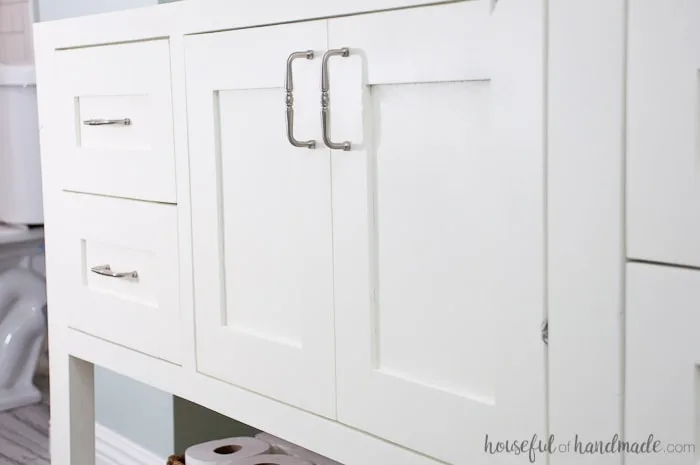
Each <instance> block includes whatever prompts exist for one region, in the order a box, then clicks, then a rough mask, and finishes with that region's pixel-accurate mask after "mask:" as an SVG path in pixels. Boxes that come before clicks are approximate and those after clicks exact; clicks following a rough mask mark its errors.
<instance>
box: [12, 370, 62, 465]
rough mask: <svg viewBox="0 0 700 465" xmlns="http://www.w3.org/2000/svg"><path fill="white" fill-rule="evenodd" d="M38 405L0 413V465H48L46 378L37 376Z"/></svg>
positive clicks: (47, 398)
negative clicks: (39, 394) (42, 395)
mask: <svg viewBox="0 0 700 465" xmlns="http://www.w3.org/2000/svg"><path fill="white" fill-rule="evenodd" d="M36 384H37V386H38V387H39V388H40V389H41V391H42V392H43V393H44V400H43V401H42V402H41V403H40V404H36V405H30V406H28V407H22V408H18V409H15V410H10V411H9V412H3V413H0V465H49V463H50V462H51V461H50V459H49V397H48V384H49V383H48V378H46V377H39V378H37V381H36Z"/></svg>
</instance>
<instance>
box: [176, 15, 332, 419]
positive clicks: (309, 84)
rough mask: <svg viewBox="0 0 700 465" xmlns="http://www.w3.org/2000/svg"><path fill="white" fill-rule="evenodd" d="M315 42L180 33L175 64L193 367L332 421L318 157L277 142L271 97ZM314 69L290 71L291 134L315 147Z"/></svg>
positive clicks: (320, 25)
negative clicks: (182, 117) (183, 87)
mask: <svg viewBox="0 0 700 465" xmlns="http://www.w3.org/2000/svg"><path fill="white" fill-rule="evenodd" d="M326 34H327V31H326V23H325V22H311V23H304V24H298V25H286V26H276V27H266V28H258V29H251V30H243V31H233V32H226V33H217V34H211V35H201V36H194V37H188V38H187V39H186V60H187V92H188V111H189V135H190V156H191V158H192V160H191V163H190V166H191V186H192V224H193V250H194V273H195V307H196V326H197V366H198V370H199V371H200V372H202V373H205V374H208V375H211V376H214V377H217V378H219V379H222V380H225V381H228V382H230V383H234V384H237V385H239V386H242V387H245V388H247V389H250V390H254V391H256V392H259V393H262V394H264V395H267V396H270V397H273V398H275V399H278V400H281V401H284V402H287V403H290V404H292V405H295V406H298V407H301V408H304V409H307V410H310V411H313V412H316V413H318V414H321V415H324V416H328V417H334V416H335V379H334V376H335V362H334V359H335V350H334V322H333V248H332V230H331V228H332V224H331V185H330V181H331V180H330V176H331V174H330V156H329V154H328V150H324V149H322V148H320V147H322V145H321V146H320V147H319V148H317V149H316V150H309V149H307V148H297V147H293V146H292V145H291V144H290V143H289V142H288V141H287V137H286V133H285V108H286V107H285V89H284V85H285V68H286V64H287V58H288V56H289V54H290V53H292V52H296V51H305V50H315V51H317V52H318V53H322V50H323V49H324V48H325V44H326ZM319 65H320V59H315V60H307V59H304V58H302V59H299V60H295V61H294V62H293V65H292V66H293V77H294V94H293V95H294V108H295V118H294V131H295V136H296V137H297V138H299V139H316V140H319V141H320V139H321V134H320V123H319V117H318V108H319V102H320V96H319V90H318V89H319V87H320V72H319V71H320V68H319Z"/></svg>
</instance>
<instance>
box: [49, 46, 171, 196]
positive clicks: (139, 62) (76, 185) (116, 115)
mask: <svg viewBox="0 0 700 465" xmlns="http://www.w3.org/2000/svg"><path fill="white" fill-rule="evenodd" d="M56 56H57V58H56V60H57V66H58V67H59V69H61V72H62V73H63V74H62V79H61V81H60V86H59V89H60V90H59V92H58V96H57V98H60V103H59V104H58V105H57V107H56V112H57V114H56V115H55V119H54V121H55V122H56V124H57V125H60V128H59V131H58V134H57V136H58V137H59V138H60V140H61V143H60V145H61V150H60V152H59V153H58V156H61V157H63V158H64V163H62V167H63V168H62V170H63V171H62V186H61V187H63V188H64V189H66V190H72V191H78V192H88V193H96V194H105V195H113V196H118V197H128V198H135V199H142V200H155V201H162V202H175V201H176V196H175V159H174V139H173V115H172V95H171V85H170V51H169V45H168V41H166V40H154V41H149V42H140V43H130V44H119V45H107V46H98V47H88V48H80V49H71V50H61V51H58V52H56ZM59 113H60V114H59Z"/></svg>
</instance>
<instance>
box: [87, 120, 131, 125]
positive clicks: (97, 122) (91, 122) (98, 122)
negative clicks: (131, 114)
mask: <svg viewBox="0 0 700 465" xmlns="http://www.w3.org/2000/svg"><path fill="white" fill-rule="evenodd" d="M83 124H84V125H85V126H107V125H117V124H119V125H122V126H129V125H131V119H129V118H121V119H86V120H85V121H83Z"/></svg>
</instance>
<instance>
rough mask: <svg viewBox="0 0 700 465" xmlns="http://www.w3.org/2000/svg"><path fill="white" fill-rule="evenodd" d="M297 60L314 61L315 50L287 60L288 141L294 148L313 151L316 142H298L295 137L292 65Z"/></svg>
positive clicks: (292, 56) (290, 56)
mask: <svg viewBox="0 0 700 465" xmlns="http://www.w3.org/2000/svg"><path fill="white" fill-rule="evenodd" d="M297 58H306V59H307V60H313V58H314V52H313V50H307V51H305V52H294V53H292V54H291V55H289V58H287V76H286V79H285V86H284V88H285V90H286V95H285V99H284V102H285V104H286V106H287V140H288V141H289V143H290V144H292V145H293V146H294V147H306V148H309V149H313V148H315V147H316V141H314V140H305V141H302V140H297V139H296V138H295V137H294V92H293V91H294V78H293V77H292V63H293V62H294V60H296V59H297Z"/></svg>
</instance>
